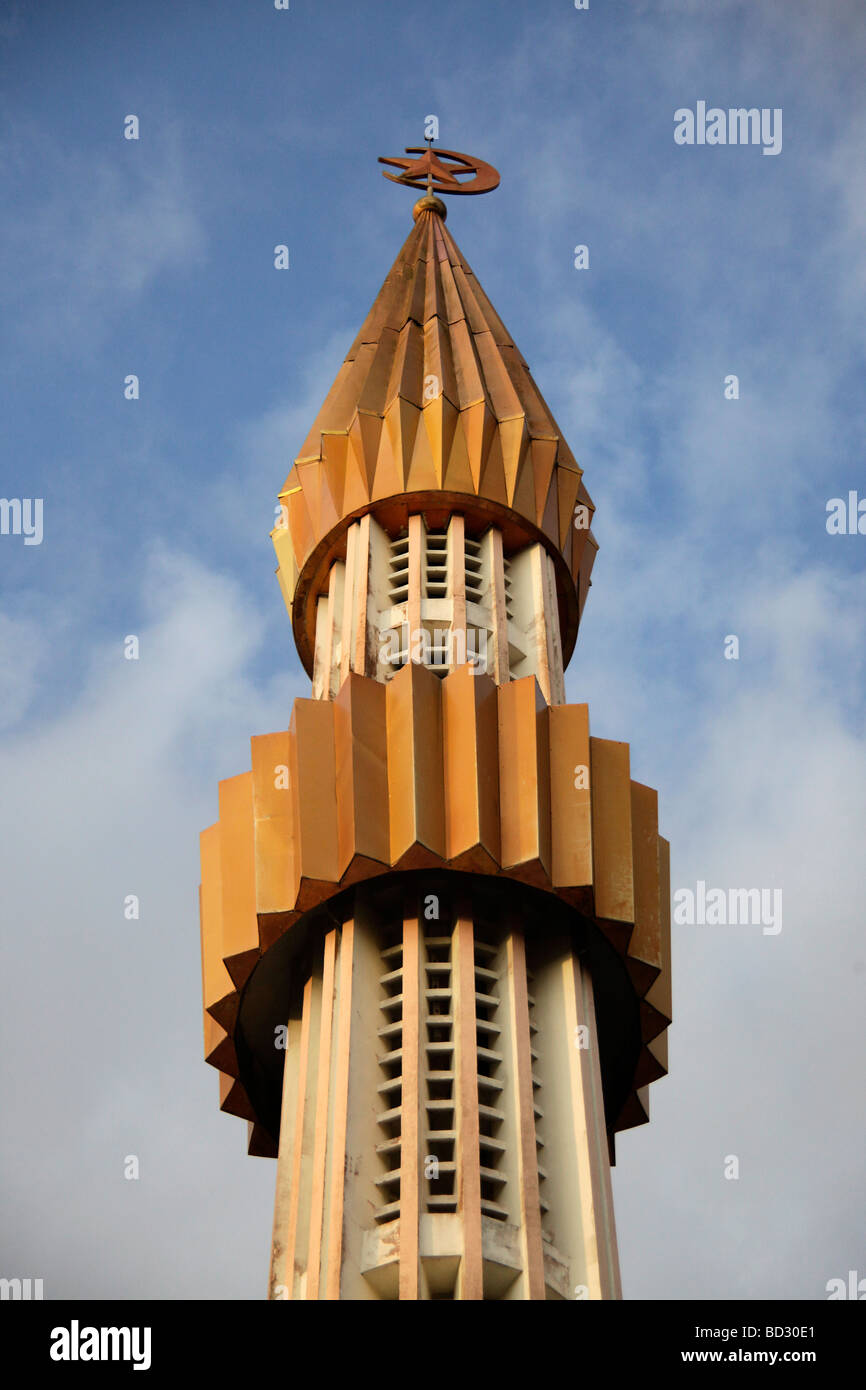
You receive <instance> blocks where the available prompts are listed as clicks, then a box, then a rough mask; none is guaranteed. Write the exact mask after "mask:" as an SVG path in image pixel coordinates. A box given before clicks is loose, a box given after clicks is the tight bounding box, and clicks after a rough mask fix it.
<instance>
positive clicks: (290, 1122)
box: [268, 1010, 310, 1299]
mask: <svg viewBox="0 0 866 1390" xmlns="http://www.w3.org/2000/svg"><path fill="white" fill-rule="evenodd" d="M305 1015H306V1016H305V1018H300V1019H294V1018H293V1019H290V1020H289V1022H288V1026H287V1030H286V1056H285V1063H284V1069H283V1101H282V1108H281V1112H280V1149H279V1157H278V1161H277V1181H276V1191H275V1194H274V1230H273V1240H272V1242H271V1272H270V1279H269V1281H268V1298H273V1299H282V1298H288V1297H289V1295H290V1293H291V1284H292V1279H291V1275H292V1274H293V1268H292V1266H290V1265H287V1258H288V1255H289V1253H290V1252H289V1250H288V1241H289V1236H290V1226H291V1224H292V1215H293V1206H294V1203H293V1196H294V1190H295V1187H294V1182H293V1176H294V1175H293V1169H294V1160H295V1149H296V1145H297V1144H298V1132H299V1129H302V1128H303V1118H304V1112H303V1105H300V1106H299V1099H300V1096H299V1089H300V1083H301V1077H302V1076H304V1075H305V1073H306V1068H307V1057H308V1055H309V1041H310V1028H309V1010H305ZM294 1216H295V1220H296V1219H297V1212H296V1211H295V1212H294ZM291 1253H292V1255H293V1253H294V1252H293V1251H292V1252H291Z"/></svg>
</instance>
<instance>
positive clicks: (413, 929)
mask: <svg viewBox="0 0 866 1390" xmlns="http://www.w3.org/2000/svg"><path fill="white" fill-rule="evenodd" d="M418 519H419V520H420V517H419V518H418ZM423 968H424V962H423V951H422V943H421V924H420V922H419V920H418V909H417V903H415V902H414V901H413V900H411V899H410V898H409V895H408V894H407V899H406V904H405V907H404V912H403V1086H402V1091H401V1100H400V1107H401V1145H400V1276H399V1297H400V1298H401V1299H418V1298H420V1297H421V1296H422V1295H421V1288H420V1282H421V1258H420V1256H421V1252H420V1249H419V1236H420V1221H421V1171H422V1170H421V1163H422V1157H421V1144H422V1139H423V1136H422V1134H421V1132H420V1128H421V1108H422V1102H423V1099H424V1098H423V1097H422V1095H421V1086H422V1084H423V1082H422V1067H421V1062H422V1059H421V1043H422V1039H421V989H422V974H423Z"/></svg>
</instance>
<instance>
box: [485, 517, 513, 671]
mask: <svg viewBox="0 0 866 1390" xmlns="http://www.w3.org/2000/svg"><path fill="white" fill-rule="evenodd" d="M482 554H483V555H484V568H485V571H486V574H487V577H488V584H489V590H488V603H489V613H490V635H491V644H492V647H493V651H492V653H490V652H488V674H489V675H492V677H493V679H494V681H495V682H496V684H497V685H504V684H505V682H506V681H507V680H508V679H509V674H510V673H509V664H508V614H507V611H506V604H505V559H504V555H503V550H502V532H501V531H498V530H497V529H496V527H495V526H491V528H490V530H489V531H488V532H487V533H486V534H485V536H484V539H483V541H482Z"/></svg>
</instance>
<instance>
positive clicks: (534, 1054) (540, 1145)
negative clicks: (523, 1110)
mask: <svg viewBox="0 0 866 1390" xmlns="http://www.w3.org/2000/svg"><path fill="white" fill-rule="evenodd" d="M532 981H533V976H532V971H531V970H527V972H526V983H527V985H528V987H529V988H530V989H531V988H532ZM527 1000H528V1002H529V1056H530V1059H531V1062H532V1104H533V1109H534V1111H535V1149H536V1154H537V1162H538V1195H539V1205H540V1207H541V1223H542V1227H541V1229H542V1235H543V1236H545V1238H546V1239H547V1240H550V1235H549V1234H548V1232H547V1228H546V1225H545V1220H544V1218H545V1217H546V1215H547V1213H548V1211H549V1210H550V1208H549V1205H548V1203H547V1201H546V1199H545V1188H544V1183H545V1179H546V1177H547V1173H546V1172H545V1169H544V1167H543V1166H542V1162H541V1160H542V1157H543V1153H542V1150H543V1149H544V1134H543V1131H544V1111H543V1110H542V1109H541V1106H540V1100H541V1097H540V1095H539V1091H540V1089H541V1082H540V1081H539V1079H538V1077H537V1076H536V1074H535V1063H536V1062H537V1061H538V1049H537V1048H536V1046H535V1037H536V1034H537V1032H538V1024H537V1023H536V1021H535V998H534V996H533V995H532V994H527Z"/></svg>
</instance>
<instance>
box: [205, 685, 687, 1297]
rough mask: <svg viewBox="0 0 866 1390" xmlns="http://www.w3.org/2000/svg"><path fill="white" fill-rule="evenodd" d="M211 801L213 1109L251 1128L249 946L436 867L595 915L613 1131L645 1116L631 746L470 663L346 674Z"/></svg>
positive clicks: (640, 886)
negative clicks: (625, 1016) (631, 1081)
mask: <svg viewBox="0 0 866 1390" xmlns="http://www.w3.org/2000/svg"><path fill="white" fill-rule="evenodd" d="M219 806H220V815H219V821H218V822H217V824H216V825H214V826H211V827H210V828H209V829H208V830H206V831H204V832H203V834H202V837H201V860H202V888H201V926H202V980H203V998H204V1007H205V1049H206V1055H207V1060H208V1061H210V1062H211V1064H212V1065H214V1066H216V1067H218V1068H219V1070H220V1072H221V1073H222V1074H223V1090H222V1092H221V1104H222V1107H223V1109H225V1110H228V1111H230V1112H231V1113H233V1114H238V1115H243V1116H244V1118H246V1119H248V1120H250V1121H255V1119H256V1117H255V1115H254V1114H253V1113H252V1111H251V1109H250V1106H249V1102H248V1101H247V1099H246V1097H245V1096H244V1094H243V1088H242V1087H241V1086H240V1082H239V1081H238V1080H237V1065H236V1059H235V1057H234V1046H233V1042H232V1036H233V1029H234V1024H235V1020H236V1017H237V1009H238V995H239V991H240V990H241V988H242V987H243V985H244V983H245V981H246V980H247V979H248V977H249V974H250V972H251V970H252V968H253V966H254V965H255V963H256V962H257V961H258V959H259V958H260V956H261V954H262V952H263V951H266V950H267V949H268V948H269V947H270V946H271V945H272V944H273V943H274V942H275V941H276V940H277V939H278V938H279V937H281V936H282V935H283V934H284V933H285V932H286V931H288V930H290V929H291V926H292V924H293V923H294V922H295V921H297V919H298V918H299V917H300V916H301V915H302V914H303V913H304V912H306V911H307V910H309V909H310V908H312V907H314V906H316V905H317V904H319V903H322V902H324V901H325V900H327V899H329V898H331V897H333V896H335V895H336V894H337V893H339V892H341V891H342V890H343V889H345V888H346V887H347V886H349V885H351V884H353V883H356V882H361V881H362V880H365V879H369V878H372V877H374V876H375V875H378V874H382V873H386V872H389V871H391V870H395V871H396V870H403V869H419V868H425V867H431V868H437V867H438V868H442V867H446V868H449V869H462V870H465V871H471V872H473V873H481V874H490V875H497V876H502V877H507V878H512V879H516V880H518V881H520V882H522V883H527V884H530V885H532V886H534V887H536V888H541V889H543V890H547V891H548V892H551V893H553V894H556V895H557V896H558V897H560V898H562V899H564V900H565V901H566V902H568V903H570V904H571V905H572V906H573V907H575V908H577V909H578V910H579V911H581V912H582V913H584V914H585V915H586V916H588V917H591V918H593V919H594V920H595V921H596V923H597V925H598V926H599V928H600V929H601V931H602V932H603V933H604V935H605V936H606V937H607V939H608V941H609V942H610V943H611V944H612V946H613V947H614V948H615V950H616V951H617V952H618V953H619V955H620V956H621V957H622V958H623V959H624V961H625V965H626V968H627V970H628V972H629V975H630V978H631V980H632V983H633V986H634V989H635V992H636V994H637V997H638V999H639V1000H640V1019H641V1036H642V1040H643V1045H644V1046H643V1050H642V1052H641V1057H640V1063H639V1067H638V1072H637V1074H636V1079H635V1090H634V1091H633V1093H632V1096H631V1098H630V1100H629V1102H628V1104H627V1106H626V1108H625V1110H624V1111H623V1114H622V1115H621V1116H620V1118H619V1121H618V1125H617V1128H619V1129H624V1128H628V1127H629V1126H630V1125H632V1124H640V1123H643V1122H644V1121H645V1120H646V1118H647V1113H646V1092H645V1088H646V1086H647V1085H648V1084H649V1083H650V1082H651V1081H652V1080H654V1079H655V1078H656V1077H658V1076H661V1075H663V1074H664V1073H665V1071H666V1067H667V1054H666V1050H665V1047H666V1043H665V1037H666V1034H665V1030H666V1028H667V1025H668V1022H669V1020H670V1017H671V994H670V881H669V868H668V845H667V841H665V840H663V839H661V838H660V836H659V834H658V811H657V801H656V793H655V792H654V791H653V790H652V789H651V788H649V787H645V786H642V785H641V784H640V783H636V782H633V781H632V780H631V778H630V774H629V757H628V745H627V744H625V743H616V742H612V741H610V740H607V739H596V738H592V737H591V736H590V733H589V720H588V713H587V707H586V706H585V705H573V706H568V705H566V706H552V707H549V706H548V705H547V704H546V702H545V701H544V699H543V698H542V696H541V693H540V690H539V687H538V684H537V682H536V680H535V678H534V677H525V678H524V679H522V680H516V681H512V682H510V683H509V684H507V685H504V686H497V685H495V684H494V682H493V680H492V679H491V678H490V677H489V676H486V675H475V674H473V671H472V668H471V667H470V666H468V665H465V666H458V667H457V668H456V669H455V670H453V671H452V672H451V673H450V674H449V675H447V676H446V677H445V678H444V679H442V678H440V677H439V676H437V675H435V674H434V673H433V672H432V671H431V670H429V669H428V668H427V667H425V666H422V665H417V664H409V665H407V666H406V667H404V668H403V669H402V670H400V671H399V672H398V673H397V674H396V675H395V676H394V677H393V679H392V680H391V681H390V682H389V683H388V684H387V685H382V684H381V683H379V682H377V681H375V680H373V679H372V678H369V677H363V676H359V675H356V674H354V673H351V674H350V675H349V676H348V678H347V679H346V681H345V682H344V684H343V686H342V688H341V690H340V692H339V694H338V696H337V698H336V699H335V700H313V699H299V700H296V701H295V704H294V708H293V711H292V718H291V722H290V726H289V729H288V730H287V731H285V732H283V733H278V734H267V735H264V736H262V737H259V738H254V739H253V740H252V771H251V772H247V773H242V774H241V775H240V776H239V777H233V778H230V779H228V780H227V781H225V782H222V783H220V798H219ZM255 1142H256V1143H257V1144H258V1143H263V1142H265V1141H264V1140H263V1139H262V1136H261V1132H259V1133H257V1135H256V1140H255ZM256 1151H260V1150H256ZM407 1277H408V1276H407Z"/></svg>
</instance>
